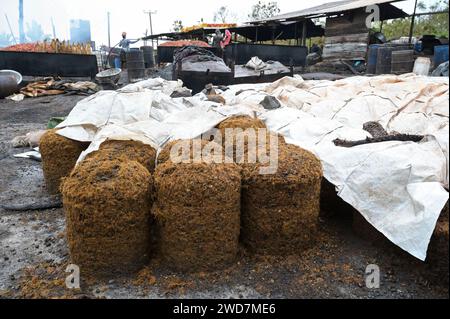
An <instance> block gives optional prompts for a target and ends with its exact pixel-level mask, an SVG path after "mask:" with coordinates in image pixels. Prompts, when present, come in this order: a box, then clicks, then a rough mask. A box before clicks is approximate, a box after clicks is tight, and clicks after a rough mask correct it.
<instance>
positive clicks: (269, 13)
mask: <svg viewBox="0 0 450 319" xmlns="http://www.w3.org/2000/svg"><path fill="white" fill-rule="evenodd" d="M278 13H280V8H279V7H278V3H277V2H276V1H270V2H267V3H266V2H262V1H258V3H257V4H255V5H253V6H252V12H251V13H250V14H249V15H248V17H249V18H250V19H251V20H252V21H255V20H264V19H268V18H271V17H273V16H274V15H276V14H278Z"/></svg>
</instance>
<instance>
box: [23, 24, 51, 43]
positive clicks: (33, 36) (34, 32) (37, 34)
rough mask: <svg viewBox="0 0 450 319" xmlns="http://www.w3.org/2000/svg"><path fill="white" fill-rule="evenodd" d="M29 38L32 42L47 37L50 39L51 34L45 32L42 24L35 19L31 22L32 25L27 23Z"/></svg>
mask: <svg viewBox="0 0 450 319" xmlns="http://www.w3.org/2000/svg"><path fill="white" fill-rule="evenodd" d="M26 36H27V40H28V41H31V42H38V41H44V40H46V39H50V38H51V36H50V34H45V33H44V30H43V29H42V26H41V25H40V24H39V23H37V22H36V21H35V20H33V21H32V22H31V25H30V24H29V23H27V32H26Z"/></svg>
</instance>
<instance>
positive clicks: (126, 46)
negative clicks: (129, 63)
mask: <svg viewBox="0 0 450 319" xmlns="http://www.w3.org/2000/svg"><path fill="white" fill-rule="evenodd" d="M140 40H141V39H136V40H130V39H127V33H126V32H122V40H120V42H119V47H121V48H122V50H121V51H120V57H116V58H115V59H114V64H115V67H116V68H120V67H121V65H122V64H123V63H124V62H125V61H126V53H127V52H128V51H130V44H135V43H137V42H139V41H140Z"/></svg>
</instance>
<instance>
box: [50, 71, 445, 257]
mask: <svg viewBox="0 0 450 319" xmlns="http://www.w3.org/2000/svg"><path fill="white" fill-rule="evenodd" d="M448 81H449V80H448V78H432V77H419V76H415V75H412V74H408V75H403V76H393V75H392V76H377V77H352V78H348V79H343V80H339V81H335V82H331V81H304V80H303V79H302V78H301V77H299V76H296V77H294V78H290V77H286V78H283V79H281V80H279V81H276V82H274V83H267V84H244V85H234V86H230V89H229V90H227V91H225V92H222V96H223V97H224V98H225V100H226V102H227V103H226V105H224V106H222V105H220V104H216V103H213V102H209V101H207V100H206V97H205V96H204V95H203V94H202V93H200V94H197V95H196V96H194V97H190V98H170V97H169V96H170V94H171V93H172V92H173V91H174V90H175V89H177V88H180V87H181V86H182V83H181V82H175V81H165V80H162V79H151V80H146V81H142V82H139V83H136V84H133V85H129V86H127V87H124V88H122V89H121V90H118V91H101V92H98V93H97V94H95V95H93V96H90V97H88V98H86V99H84V100H82V101H80V102H79V103H78V104H77V105H76V106H75V108H74V109H73V110H72V112H71V113H70V114H69V116H68V118H67V119H66V121H64V122H63V123H61V124H60V125H58V128H62V129H61V130H60V131H59V134H61V135H63V136H66V137H69V138H72V139H75V140H81V141H91V142H92V143H91V146H90V147H89V148H88V150H87V151H86V152H84V153H83V154H82V155H81V156H80V160H81V159H82V158H84V156H85V155H86V154H87V153H89V152H92V151H94V150H96V149H98V147H99V145H100V144H101V143H102V142H103V141H104V140H105V139H106V138H115V139H134V140H140V141H143V142H144V143H148V144H151V145H153V146H155V147H157V146H162V145H163V144H164V143H166V142H167V141H168V140H172V139H178V138H194V137H197V136H199V135H200V134H201V133H204V132H206V131H208V130H209V129H211V128H213V127H214V126H215V125H217V124H218V123H220V122H221V121H222V120H223V119H225V118H226V117H229V116H232V115H235V114H248V115H253V114H255V115H256V116H258V117H259V118H261V119H262V120H263V121H265V123H266V125H267V126H268V127H269V129H271V130H273V131H276V132H279V133H280V134H282V135H284V136H285V138H286V140H287V142H290V143H293V144H297V145H299V146H301V147H303V148H306V149H308V150H310V151H312V152H314V153H315V154H317V155H318V157H319V158H320V159H321V161H322V164H323V167H324V175H325V178H326V179H327V180H328V181H330V182H331V183H332V184H334V185H335V186H336V190H337V191H338V195H339V196H340V197H341V198H342V199H343V200H345V201H346V202H348V203H349V204H351V205H352V206H353V207H354V208H356V209H357V210H358V211H359V212H360V213H361V214H362V215H363V216H364V217H365V218H366V219H367V220H368V221H369V222H370V223H371V224H372V225H373V226H374V227H375V228H377V229H378V230H379V231H380V232H382V233H383V234H384V235H385V236H386V237H387V238H388V239H390V240H391V241H392V242H393V243H394V244H396V245H398V246H399V247H401V248H402V249H404V250H406V251H407V252H409V253H410V254H412V255H413V256H415V257H417V258H419V259H421V260H425V258H426V252H427V247H428V244H429V241H430V238H431V235H432V233H433V230H434V227H435V225H436V221H437V219H438V217H439V214H440V212H441V210H442V209H443V207H444V205H445V203H446V201H447V200H448V192H447V191H446V189H445V188H447V189H448V180H449V169H448V163H449V141H448V138H449V105H448V103H449V83H448ZM267 95H271V96H273V97H276V98H277V99H278V100H279V101H280V103H281V105H282V107H281V108H278V109H275V110H271V111H266V110H265V109H264V108H263V107H262V106H261V105H260V104H259V103H260V102H261V101H262V100H263V99H264V97H265V96H267ZM369 121H376V122H379V123H380V124H381V125H382V126H383V127H384V128H385V129H386V130H387V131H388V132H389V133H392V132H398V133H408V134H419V135H426V136H427V137H426V139H425V140H424V141H422V142H420V143H413V142H396V141H394V142H383V143H375V144H366V145H361V146H357V147H353V148H343V147H336V146H335V145H334V144H333V143H332V141H333V140H334V139H335V138H341V139H346V140H359V139H364V138H365V137H367V136H370V135H369V133H368V132H366V131H364V130H363V129H362V126H363V124H364V123H366V122H369Z"/></svg>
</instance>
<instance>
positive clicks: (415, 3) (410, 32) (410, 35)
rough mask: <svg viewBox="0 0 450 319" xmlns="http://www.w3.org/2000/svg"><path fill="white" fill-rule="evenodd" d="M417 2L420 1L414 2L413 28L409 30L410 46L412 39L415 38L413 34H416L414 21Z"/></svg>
mask: <svg viewBox="0 0 450 319" xmlns="http://www.w3.org/2000/svg"><path fill="white" fill-rule="evenodd" d="M417 1H418V0H416V1H415V2H414V12H413V14H412V17H411V26H410V28H409V40H408V43H409V44H411V42H412V37H413V32H414V20H415V19H416V11H417Z"/></svg>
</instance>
